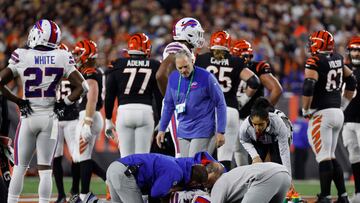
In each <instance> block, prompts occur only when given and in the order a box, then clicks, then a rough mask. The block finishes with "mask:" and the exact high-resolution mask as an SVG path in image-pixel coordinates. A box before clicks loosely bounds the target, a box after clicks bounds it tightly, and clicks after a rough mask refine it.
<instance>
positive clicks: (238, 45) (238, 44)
mask: <svg viewBox="0 0 360 203" xmlns="http://www.w3.org/2000/svg"><path fill="white" fill-rule="evenodd" d="M231 54H232V55H234V56H242V55H245V54H247V55H249V56H251V57H252V55H253V49H252V47H251V44H250V42H248V41H246V40H244V39H242V40H237V41H235V42H234V44H233V46H232V47H231Z"/></svg>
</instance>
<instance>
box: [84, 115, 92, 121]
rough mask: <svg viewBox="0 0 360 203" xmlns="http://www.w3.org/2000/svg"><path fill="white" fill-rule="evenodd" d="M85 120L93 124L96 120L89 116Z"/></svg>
mask: <svg viewBox="0 0 360 203" xmlns="http://www.w3.org/2000/svg"><path fill="white" fill-rule="evenodd" d="M84 120H85V121H89V122H93V121H94V119H93V118H91V117H89V116H86V117H85V119H84Z"/></svg>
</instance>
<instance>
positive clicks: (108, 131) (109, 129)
mask: <svg viewBox="0 0 360 203" xmlns="http://www.w3.org/2000/svg"><path fill="white" fill-rule="evenodd" d="M115 133H116V130H115V126H114V124H113V122H112V121H111V120H110V119H106V120H105V136H106V137H107V138H108V139H115V137H116V136H115Z"/></svg>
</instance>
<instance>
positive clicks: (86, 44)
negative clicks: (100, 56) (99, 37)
mask: <svg viewBox="0 0 360 203" xmlns="http://www.w3.org/2000/svg"><path fill="white" fill-rule="evenodd" d="M72 54H73V55H74V58H75V61H76V66H77V68H78V69H79V71H80V72H81V73H83V74H90V73H94V72H96V69H95V67H83V65H84V64H85V63H86V62H87V61H88V60H89V59H95V58H97V45H96V43H95V42H94V41H92V40H87V39H85V40H81V41H79V42H77V43H76V44H75V48H74V50H73V51H72Z"/></svg>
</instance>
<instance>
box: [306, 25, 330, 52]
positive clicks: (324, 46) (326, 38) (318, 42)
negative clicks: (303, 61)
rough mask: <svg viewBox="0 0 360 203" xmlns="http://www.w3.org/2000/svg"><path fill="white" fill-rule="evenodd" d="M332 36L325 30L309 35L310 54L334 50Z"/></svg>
mask: <svg viewBox="0 0 360 203" xmlns="http://www.w3.org/2000/svg"><path fill="white" fill-rule="evenodd" d="M334 44H335V41H334V37H333V35H332V34H331V33H330V32H329V31H326V30H320V31H317V32H314V33H312V34H311V35H310V37H309V51H310V53H311V54H313V55H314V54H317V53H331V52H333V51H334Z"/></svg>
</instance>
